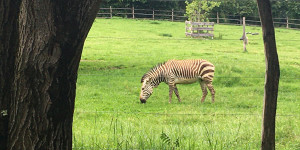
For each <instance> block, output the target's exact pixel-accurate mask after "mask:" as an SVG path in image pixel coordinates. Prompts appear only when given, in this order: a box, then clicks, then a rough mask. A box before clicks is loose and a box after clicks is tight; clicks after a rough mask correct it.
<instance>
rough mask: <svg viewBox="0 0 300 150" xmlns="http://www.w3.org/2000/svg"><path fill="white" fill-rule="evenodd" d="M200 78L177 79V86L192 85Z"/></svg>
mask: <svg viewBox="0 0 300 150" xmlns="http://www.w3.org/2000/svg"><path fill="white" fill-rule="evenodd" d="M198 80H199V79H198V78H189V79H188V78H176V79H175V84H191V83H195V82H196V81H198Z"/></svg>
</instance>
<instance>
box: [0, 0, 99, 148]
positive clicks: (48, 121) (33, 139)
mask: <svg viewBox="0 0 300 150" xmlns="http://www.w3.org/2000/svg"><path fill="white" fill-rule="evenodd" d="M99 3H100V0H85V1H82V0H48V1H47V0H46V1H34V0H22V1H20V2H15V1H13V0H6V1H5V2H4V1H1V2H0V12H1V14H0V15H2V14H3V15H2V16H0V17H1V18H0V33H1V34H0V35H1V38H0V54H1V55H0V62H1V64H0V69H1V70H0V75H1V76H0V88H1V89H0V90H1V91H0V96H1V97H0V98H1V99H0V109H1V112H5V110H7V115H6V114H5V113H1V115H0V138H1V143H0V144H1V148H2V147H4V148H2V149H11V150H14V149H72V121H73V112H74V100H75V90H76V80H77V70H78V66H79V61H80V57H81V53H82V48H83V43H84V41H85V38H86V36H87V34H88V31H89V30H90V27H91V25H92V23H93V21H94V19H95V17H96V13H97V11H98V9H99ZM8 6H9V7H8ZM2 12H3V13H2ZM2 138H3V140H2ZM2 142H3V143H2Z"/></svg>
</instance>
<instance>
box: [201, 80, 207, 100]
mask: <svg viewBox="0 0 300 150" xmlns="http://www.w3.org/2000/svg"><path fill="white" fill-rule="evenodd" d="M200 86H201V89H202V98H201V103H203V102H204V100H205V98H206V95H207V88H206V83H205V82H204V81H202V80H201V81H200Z"/></svg>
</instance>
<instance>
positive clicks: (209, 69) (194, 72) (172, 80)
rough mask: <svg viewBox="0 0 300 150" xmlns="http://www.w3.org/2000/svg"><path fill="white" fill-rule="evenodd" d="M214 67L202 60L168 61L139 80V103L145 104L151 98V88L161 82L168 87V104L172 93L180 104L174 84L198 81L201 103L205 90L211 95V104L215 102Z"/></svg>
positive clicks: (205, 93)
mask: <svg viewBox="0 0 300 150" xmlns="http://www.w3.org/2000/svg"><path fill="white" fill-rule="evenodd" d="M214 70H215V67H214V65H213V64H212V63H210V62H208V61H206V60H203V59H197V60H168V61H166V62H164V63H161V64H158V65H156V66H155V67H153V68H152V69H150V71H148V72H147V73H145V74H144V75H143V77H142V79H141V83H142V87H141V93H140V101H141V103H146V101H147V99H148V98H149V97H150V96H151V94H152V92H153V88H156V87H157V86H158V85H159V84H160V83H161V82H165V83H166V84H168V85H169V103H171V101H172V95H173V91H174V93H175V95H176V96H177V98H178V101H179V102H181V99H180V96H179V92H178V89H177V87H176V84H190V83H195V82H196V81H199V83H200V86H201V89H202V94H203V95H202V98H201V103H203V102H204V100H205V97H206V95H207V93H208V92H207V88H208V89H209V91H210V93H211V95H212V103H214V101H215V90H214V87H213V85H212V81H213V77H214Z"/></svg>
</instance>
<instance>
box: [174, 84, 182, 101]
mask: <svg viewBox="0 0 300 150" xmlns="http://www.w3.org/2000/svg"><path fill="white" fill-rule="evenodd" d="M174 92H175V95H176V96H177V98H178V102H181V99H180V96H179V92H178V89H177V86H176V85H175V88H174Z"/></svg>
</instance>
